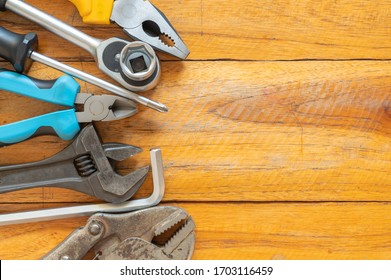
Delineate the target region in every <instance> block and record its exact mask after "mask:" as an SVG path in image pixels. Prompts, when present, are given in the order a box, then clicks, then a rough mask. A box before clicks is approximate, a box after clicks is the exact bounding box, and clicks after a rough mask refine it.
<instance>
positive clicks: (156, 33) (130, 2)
mask: <svg viewBox="0 0 391 280" xmlns="http://www.w3.org/2000/svg"><path fill="white" fill-rule="evenodd" d="M70 1H71V2H72V3H73V4H74V5H75V6H76V7H77V9H78V10H79V13H80V15H81V16H82V17H83V22H85V23H88V24H110V22H112V21H114V22H116V23H117V24H118V25H119V26H121V27H122V28H123V29H124V31H125V33H126V34H128V35H129V36H130V37H132V38H133V39H135V40H138V41H143V42H145V43H147V44H149V45H151V46H152V47H153V48H155V49H158V50H160V51H163V52H165V53H168V54H171V55H173V56H175V57H178V58H181V59H185V58H186V57H187V56H188V55H189V53H190V52H189V49H188V48H187V47H186V45H185V43H184V42H183V41H182V39H181V37H180V36H179V35H178V33H177V32H176V31H175V29H174V27H173V26H172V25H171V23H170V22H169V21H168V19H167V17H166V16H165V15H164V14H163V13H162V12H161V11H160V10H159V9H157V8H156V7H155V6H154V5H152V4H151V3H150V2H149V1H147V0H115V1H114V0H70Z"/></svg>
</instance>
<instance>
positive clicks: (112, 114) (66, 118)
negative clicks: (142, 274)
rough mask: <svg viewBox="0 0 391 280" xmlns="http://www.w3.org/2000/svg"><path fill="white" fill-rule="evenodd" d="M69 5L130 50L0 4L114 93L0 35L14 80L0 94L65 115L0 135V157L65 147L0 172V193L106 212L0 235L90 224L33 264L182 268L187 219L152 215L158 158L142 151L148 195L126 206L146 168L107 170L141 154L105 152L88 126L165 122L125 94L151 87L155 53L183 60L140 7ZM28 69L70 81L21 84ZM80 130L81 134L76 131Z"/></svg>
mask: <svg viewBox="0 0 391 280" xmlns="http://www.w3.org/2000/svg"><path fill="white" fill-rule="evenodd" d="M70 1H71V2H72V3H73V4H75V6H76V7H77V9H78V10H79V12H80V15H81V16H82V17H83V21H84V22H85V23H88V24H110V22H111V21H113V22H116V23H117V24H118V25H119V26H121V27H122V28H123V29H124V32H125V33H126V34H127V35H129V36H130V37H131V38H132V39H134V40H138V41H132V42H129V41H126V40H124V39H120V38H109V39H103V40H100V39H96V38H93V37H91V36H89V35H87V34H85V33H83V32H81V31H79V30H78V29H76V28H74V27H72V26H69V25H68V24H66V23H64V22H61V21H60V20H58V19H56V18H54V17H53V16H51V15H48V14H46V13H44V12H42V11H40V10H38V9H36V8H34V7H33V6H31V5H29V4H27V3H25V2H23V1H21V0H0V11H6V10H9V11H13V12H14V13H16V14H18V15H21V16H23V17H25V18H27V19H29V20H31V21H33V22H35V23H37V24H39V25H41V26H43V27H44V28H46V29H48V30H49V31H51V32H53V33H55V34H56V35H58V36H60V37H62V38H64V39H66V40H68V41H70V42H72V43H74V44H76V45H78V46H80V47H81V48H84V49H85V50H87V51H88V52H89V53H90V54H91V55H92V56H93V58H94V59H95V61H96V63H97V66H98V68H99V69H100V70H101V71H103V72H104V73H105V74H107V75H108V76H109V77H110V78H112V79H114V80H115V81H116V82H118V83H119V84H121V85H122V87H120V86H116V85H114V84H111V83H109V82H106V81H104V80H101V79H99V78H97V77H95V76H92V75H90V74H88V73H85V72H83V71H80V70H78V69H75V68H73V67H70V66H68V65H66V64H63V63H61V62H59V61H56V60H54V59H51V58H49V57H46V56H44V55H42V54H39V53H38V52H37V49H38V36H37V34H35V33H32V32H30V33H27V34H16V33H14V32H12V31H9V30H7V29H5V28H3V27H0V57H1V58H3V59H5V60H6V61H8V62H10V63H11V64H12V66H13V68H14V70H15V71H10V70H6V69H0V90H4V91H9V92H12V93H16V94H19V95H24V96H27V97H30V98H35V99H38V100H41V101H44V102H49V103H53V104H57V105H61V106H66V107H68V108H67V109H65V110H61V111H57V112H52V113H48V114H45V115H41V116H37V117H33V118H30V119H26V120H22V121H18V122H15V123H11V124H5V125H2V126H0V147H4V146H7V145H11V144H16V143H19V142H22V141H25V140H28V139H30V138H32V137H36V136H40V135H57V136H58V137H60V138H61V139H63V140H71V139H73V141H72V143H71V144H70V145H69V146H68V147H66V148H65V149H64V150H62V151H61V152H59V153H57V154H55V155H53V156H51V157H49V158H47V159H44V160H41V161H38V162H31V163H24V164H18V165H10V166H0V193H6V192H12V191H17V190H23V189H28V188H35V187H44V186H45V187H60V188H67V189H71V190H73V191H77V192H82V193H85V194H88V195H90V196H94V197H96V198H98V199H100V200H103V201H106V202H109V203H106V204H105V203H97V204H92V205H82V206H73V207H63V208H52V209H42V210H37V211H27V212H18V213H11V214H3V215H0V225H9V224H19V223H26V222H37V221H47V220H51V219H58V218H69V217H75V216H85V215H88V216H91V217H90V218H89V219H88V221H87V224H86V225H85V226H84V227H81V228H78V229H76V230H75V231H74V232H73V233H71V234H70V235H69V236H68V237H67V238H66V239H65V240H64V241H63V242H62V243H60V244H59V245H58V246H57V247H56V248H54V249H53V250H52V251H50V252H49V253H48V254H47V255H45V256H44V257H43V258H42V259H62V260H67V259H74V260H76V259H87V258H93V259H102V260H121V259H123V260H124V259H150V260H154V259H178V260H186V259H190V258H191V256H192V254H193V250H194V244H195V235H194V229H195V225H194V222H193V220H192V218H191V217H190V216H189V214H188V213H187V212H186V211H185V210H183V209H181V208H178V207H172V206H160V207H159V206H156V205H157V204H158V203H159V202H160V201H161V200H162V198H163V195H164V177H163V162H162V156H161V151H160V149H152V150H151V151H150V155H151V167H152V176H153V186H154V190H153V193H152V194H151V195H150V196H149V197H147V198H141V199H136V200H129V199H130V198H131V197H132V196H133V195H134V194H135V193H136V192H137V191H138V190H139V188H140V187H141V186H142V184H143V183H144V181H145V178H146V176H147V173H148V171H149V167H148V166H147V167H143V168H140V169H138V170H135V171H133V172H131V173H129V174H127V175H120V174H118V173H117V172H116V171H115V163H116V162H118V161H122V160H125V159H127V158H129V157H132V156H134V155H136V154H138V153H140V152H141V149H140V148H138V147H135V146H131V145H127V144H122V143H104V142H102V140H101V139H100V137H99V134H98V132H97V131H96V129H95V127H94V126H93V125H92V124H91V122H95V121H115V120H120V119H124V118H127V117H131V116H133V115H134V114H136V113H137V107H136V103H140V104H143V105H145V106H148V107H150V108H152V109H155V110H157V111H160V112H167V111H168V110H167V108H166V106H165V105H163V104H161V103H159V102H156V101H153V100H150V99H148V98H146V97H143V96H140V95H138V94H136V93H134V92H133V91H145V90H148V89H151V88H153V87H155V86H156V84H157V83H158V80H159V77H160V71H161V70H160V63H159V59H158V57H157V55H156V53H155V51H154V49H157V50H159V51H163V52H165V53H168V54H171V55H173V56H175V57H178V58H181V59H185V58H186V57H187V56H188V54H189V50H188V49H187V47H186V45H185V44H184V42H183V41H182V39H181V38H180V36H179V35H178V33H177V32H176V31H175V29H174V28H173V26H172V25H171V23H170V22H169V21H168V19H167V18H166V16H165V15H164V14H163V13H162V12H161V11H160V10H158V9H157V8H156V7H155V6H153V5H152V4H151V3H150V2H149V1H146V0H115V1H114V0H70ZM32 61H38V62H40V63H43V64H45V65H47V66H49V67H52V68H55V69H57V70H60V71H62V72H64V73H66V74H68V75H70V76H61V77H60V78H58V79H56V80H50V81H48V80H39V79H35V78H32V77H29V76H26V75H25V74H26V73H27V72H28V71H29V68H30V66H31V62H32ZM71 76H73V77H75V78H78V79H81V80H83V81H85V82H88V83H91V84H93V85H95V86H98V87H101V88H103V89H105V90H108V91H110V92H111V93H113V94H115V95H118V96H113V95H94V94H89V93H83V92H80V85H79V84H78V83H77V82H76V81H75V79H74V78H72V77H71ZM123 87H124V88H123ZM83 123H86V125H85V126H81V124H83ZM128 200H129V201H128ZM91 256H92V257H91Z"/></svg>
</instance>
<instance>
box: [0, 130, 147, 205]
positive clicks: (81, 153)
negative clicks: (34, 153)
mask: <svg viewBox="0 0 391 280" xmlns="http://www.w3.org/2000/svg"><path fill="white" fill-rule="evenodd" d="M140 151H141V149H140V148H137V147H134V146H129V145H124V144H119V143H104V144H102V142H101V141H100V139H99V136H98V134H97V133H96V131H95V128H94V127H93V125H91V124H90V125H87V126H86V127H85V128H84V129H83V130H82V131H81V132H80V133H79V135H78V136H77V138H76V139H75V140H74V141H73V143H72V144H71V145H69V146H68V147H67V148H65V149H64V150H63V151H61V152H59V153H58V154H56V155H54V156H52V157H50V158H48V159H45V160H42V161H39V162H35V163H25V164H20V165H13V166H12V165H11V166H4V167H0V178H1V180H0V193H5V192H12V191H17V190H23V189H27V188H34V187H41V186H56V187H62V188H67V189H71V190H75V191H78V192H82V193H85V194H88V195H92V196H95V197H97V198H99V199H102V200H105V201H108V202H114V203H120V202H124V201H126V200H128V199H129V198H130V197H132V196H133V194H135V193H136V192H137V191H138V189H139V188H140V187H141V185H142V184H143V183H144V180H145V178H146V176H147V173H148V171H149V167H148V166H147V167H144V168H141V169H139V170H136V171H134V172H132V173H130V174H127V175H125V176H121V175H119V174H118V173H116V172H115V171H114V170H113V166H112V162H113V161H120V160H124V159H126V158H129V157H130V156H133V155H135V154H138V153H139V152H140ZM109 159H110V160H111V162H110V161H109Z"/></svg>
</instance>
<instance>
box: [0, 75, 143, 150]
mask: <svg viewBox="0 0 391 280" xmlns="http://www.w3.org/2000/svg"><path fill="white" fill-rule="evenodd" d="M0 90H6V91H10V92H13V93H17V94H21V95H24V96H27V97H31V98H35V99H39V100H42V101H46V102H49V103H53V104H57V105H62V106H67V107H71V108H70V109H67V110H62V111H57V112H53V113H49V114H45V115H41V116H37V117H34V118H30V119H26V120H22V121H19V122H15V123H11V124H6V125H3V126H0V146H3V145H9V144H13V143H18V142H21V141H24V140H27V139H29V138H32V137H34V136H38V135H53V134H54V135H58V136H59V137H60V138H61V139H64V140H70V139H72V138H73V137H74V136H75V135H76V134H77V133H78V132H79V131H80V125H79V123H88V122H92V121H113V120H119V119H123V118H127V117H130V116H132V115H134V114H135V113H137V108H136V105H135V104H134V102H133V101H131V100H129V99H126V98H123V97H118V96H113V95H93V94H88V93H80V92H79V91H80V85H79V84H78V83H77V82H76V81H75V80H74V79H73V78H72V77H70V76H62V77H60V78H58V79H57V80H53V81H44V80H37V79H33V78H30V77H28V76H25V75H22V74H18V73H16V72H12V71H8V70H0ZM79 104H80V105H84V111H76V105H79ZM77 108H79V106H77Z"/></svg>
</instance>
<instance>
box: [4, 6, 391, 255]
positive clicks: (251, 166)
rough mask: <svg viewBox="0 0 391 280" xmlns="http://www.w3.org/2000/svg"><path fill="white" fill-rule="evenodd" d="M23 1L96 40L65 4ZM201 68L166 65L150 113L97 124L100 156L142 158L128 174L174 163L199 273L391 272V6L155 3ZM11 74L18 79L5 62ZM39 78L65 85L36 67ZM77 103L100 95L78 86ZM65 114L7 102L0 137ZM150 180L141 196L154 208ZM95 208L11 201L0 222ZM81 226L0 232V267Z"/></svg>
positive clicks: (19, 22) (126, 165)
mask: <svg viewBox="0 0 391 280" xmlns="http://www.w3.org/2000/svg"><path fill="white" fill-rule="evenodd" d="M27 2H29V3H31V4H33V5H35V6H36V7H38V8H40V9H42V10H44V11H46V12H49V13H51V14H53V15H54V16H56V17H58V18H60V19H61V20H63V21H65V22H67V23H70V24H72V25H74V26H76V27H78V28H80V29H81V30H83V31H85V32H86V33H88V34H91V35H93V36H96V37H98V38H108V37H112V36H119V37H122V38H126V36H125V35H124V34H123V33H122V31H121V29H120V28H118V27H117V26H116V25H110V26H87V25H85V24H83V23H82V22H81V19H80V17H79V15H78V13H77V11H76V9H75V8H74V7H73V5H72V4H71V3H70V2H68V1H65V0H52V1H39V0H28V1H27ZM153 3H154V4H155V5H156V6H157V7H159V8H160V9H161V10H162V11H163V12H164V13H165V14H166V15H167V16H168V18H169V19H170V20H171V22H172V24H173V25H174V26H175V27H176V28H177V30H178V32H179V33H180V35H181V37H182V38H183V39H184V41H185V42H186V43H187V45H188V47H189V49H190V50H191V54H190V56H189V58H188V60H186V61H178V60H176V59H173V58H172V57H170V56H168V55H165V54H159V56H160V58H161V61H162V79H161V81H160V83H159V85H158V86H157V87H156V88H155V89H154V90H151V91H149V92H147V93H145V96H148V97H150V98H152V99H154V100H157V101H160V102H162V103H164V104H166V105H167V106H168V107H169V109H170V111H169V113H166V114H162V113H157V112H154V111H153V110H150V109H147V108H143V107H141V106H140V107H139V110H140V112H139V113H138V114H137V115H136V116H134V117H132V118H130V119H126V120H121V121H117V122H111V123H98V124H97V125H96V126H97V128H98V130H99V133H100V134H101V136H102V138H103V140H104V141H106V142H109V141H116V142H123V143H128V144H132V145H136V146H139V147H142V148H143V149H144V152H143V153H142V154H140V155H137V156H136V157H134V158H133V159H130V160H127V161H124V162H122V163H120V164H119V170H120V172H123V173H128V172H130V171H131V170H133V169H135V168H139V167H141V166H145V165H148V164H149V153H148V152H147V151H148V150H149V149H150V148H152V147H161V149H162V151H163V157H164V164H165V178H166V185H167V188H166V194H165V197H164V200H163V203H162V204H163V205H178V206H181V207H183V208H185V209H186V210H188V212H189V213H190V214H191V215H192V216H193V217H194V219H195V222H196V225H197V232H196V233H197V243H196V250H195V254H194V259H390V258H391V245H390V241H391V234H390V233H391V175H389V168H390V161H391V145H390V141H389V140H390V139H389V138H390V136H391V95H390V93H391V75H390V73H391V64H390V53H391V52H390V51H391V39H390V35H391V1H369V0H357V1H345V0H342V1H335V0H332V1H331V0H323V1H318V2H314V1H308V0H298V1H287V0H275V1H269V0H264V1H256V0H249V1H246V2H245V3H244V4H240V5H238V3H237V1H232V0H225V1H221V0H215V1H202V0H197V1H196V0H189V1H163V0H154V1H153ZM0 22H1V25H2V26H4V27H7V28H9V29H11V30H12V31H15V32H20V33H25V32H27V31H35V32H37V33H38V34H39V38H40V48H39V50H40V52H41V53H42V54H45V55H47V56H50V57H53V58H56V59H58V60H60V61H62V62H66V63H69V64H70V65H72V66H74V67H77V68H79V69H83V70H84V71H86V72H89V73H92V74H94V75H96V76H98V77H100V78H104V79H107V78H106V77H105V76H104V75H103V74H102V73H100V72H99V70H97V68H96V65H95V63H94V62H93V60H92V58H91V57H90V56H89V54H88V53H87V52H86V51H84V50H82V49H80V48H78V47H76V46H74V45H72V44H70V43H68V42H66V41H64V40H62V39H57V38H56V37H55V36H54V35H53V34H51V33H49V32H47V31H45V30H43V29H42V28H40V27H39V26H37V25H35V24H31V23H30V22H29V21H27V20H25V19H23V18H21V17H19V16H17V15H14V14H12V13H10V12H5V13H2V14H1V15H0ZM0 66H1V67H7V68H9V65H8V64H7V63H5V62H0ZM29 74H30V75H31V76H33V77H37V78H42V79H51V78H56V77H58V76H59V75H61V73H59V72H57V71H56V70H53V69H50V68H48V67H46V66H44V65H41V64H38V63H34V64H33V67H32V69H31V70H30V72H29ZM81 85H82V90H83V91H85V92H91V93H98V94H100V93H104V91H103V90H102V89H99V88H96V87H93V86H91V85H88V84H86V83H84V82H81ZM57 109H60V108H59V107H57V106H54V105H47V104H44V103H42V102H38V101H36V100H31V99H28V98H25V97H21V96H17V95H15V94H11V93H7V92H1V95H0V116H1V119H0V123H1V124H6V123H11V122H13V121H17V120H21V119H24V118H28V117H32V116H35V115H39V114H43V113H47V112H50V111H53V110H57ZM67 144H68V142H66V141H61V140H59V139H57V138H55V137H52V136H45V137H40V138H35V139H33V140H30V141H26V142H23V143H21V144H18V145H13V146H9V147H6V148H1V149H0V165H8V164H15V163H22V162H30V161H36V160H40V159H43V158H47V157H49V156H51V155H53V154H55V153H57V152H58V151H60V150H61V149H63V148H64V147H66V145H67ZM150 177H151V176H149V178H148V179H147V181H146V183H145V184H144V186H143V187H142V189H141V190H140V192H139V193H138V194H137V195H136V197H144V196H147V195H148V194H149V193H150V191H151V189H152V181H151V178H150ZM85 202H96V200H95V199H94V198H91V197H89V196H86V195H83V194H79V193H76V192H72V191H68V190H62V189H56V188H37V189H32V190H26V191H19V192H14V193H9V194H2V195H1V196H0V212H1V213H8V212H14V211H21V210H28V209H40V208H49V207H57V206H66V205H74V204H81V203H85ZM85 220H86V218H77V219H67V220H58V221H51V222H46V223H34V224H25V225H15V226H5V227H0V236H1V239H0V259H37V258H39V257H40V256H42V255H44V254H45V253H46V252H48V251H49V250H51V249H52V248H53V247H54V246H55V245H56V244H58V243H59V242H61V241H62V240H63V239H64V238H65V237H66V236H67V235H68V234H69V233H70V232H71V231H72V230H73V229H75V228H76V227H78V226H81V225H83V224H84V223H85Z"/></svg>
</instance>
